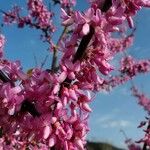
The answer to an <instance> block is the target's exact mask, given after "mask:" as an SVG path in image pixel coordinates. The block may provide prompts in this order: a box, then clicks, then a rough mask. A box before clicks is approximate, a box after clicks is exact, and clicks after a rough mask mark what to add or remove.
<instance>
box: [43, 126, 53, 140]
mask: <svg viewBox="0 0 150 150" xmlns="http://www.w3.org/2000/svg"><path fill="white" fill-rule="evenodd" d="M51 132H52V129H51V128H50V126H45V128H44V133H43V138H44V139H47V138H48V137H49V135H50V134H51Z"/></svg>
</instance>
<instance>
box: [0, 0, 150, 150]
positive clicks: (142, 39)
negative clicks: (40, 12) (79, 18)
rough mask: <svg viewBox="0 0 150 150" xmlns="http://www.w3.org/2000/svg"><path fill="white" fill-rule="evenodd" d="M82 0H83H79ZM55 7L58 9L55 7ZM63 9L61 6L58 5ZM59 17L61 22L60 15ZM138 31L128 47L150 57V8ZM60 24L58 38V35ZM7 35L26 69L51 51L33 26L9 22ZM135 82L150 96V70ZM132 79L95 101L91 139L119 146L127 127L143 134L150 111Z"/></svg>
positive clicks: (3, 4) (9, 51) (5, 4)
mask: <svg viewBox="0 0 150 150" xmlns="http://www.w3.org/2000/svg"><path fill="white" fill-rule="evenodd" d="M78 1H79V0H78ZM14 3H16V4H19V5H21V6H25V3H24V2H23V1H21V0H5V1H2V0H1V1H0V8H1V9H3V10H7V9H10V8H11V5H12V4H14ZM86 7H87V5H86V3H85V0H82V2H81V1H79V4H78V6H77V8H79V9H82V10H84V9H85V8H86ZM52 9H54V8H53V7H52ZM54 10H55V12H59V11H58V9H54ZM55 21H56V22H58V19H57V17H56V18H55ZM136 22H137V31H136V34H135V42H134V45H133V46H132V47H131V48H130V49H129V50H128V53H129V54H131V55H133V56H134V57H136V58H138V59H140V58H150V52H149V49H150V10H148V9H144V10H142V11H140V12H139V14H138V15H137V17H136ZM60 30H61V29H60V28H58V31H57V34H56V36H54V39H58V35H59V31H60ZM2 33H4V35H5V36H6V39H7V43H6V45H5V56H6V57H7V58H8V59H11V60H21V63H22V66H23V68H24V70H27V69H28V68H32V67H34V66H35V65H36V63H35V60H34V55H35V56H36V59H37V61H38V65H40V64H41V62H42V61H43V60H44V58H45V56H46V55H47V54H49V53H48V51H47V50H46V49H47V48H48V46H47V45H46V44H43V43H42V42H41V41H40V40H39V35H40V33H39V32H37V31H35V30H31V29H29V28H25V29H23V30H22V29H17V28H16V27H15V26H9V27H7V28H3V29H2ZM50 60H51V58H50V56H49V59H48V61H47V64H46V66H45V67H48V66H50V64H51V61H50ZM134 82H135V83H136V85H138V87H139V88H140V89H141V90H142V91H144V92H145V93H146V94H147V95H148V96H149V97H150V93H149V90H150V87H149V85H150V78H149V74H146V75H140V76H138V77H136V78H135V80H134ZM129 89H130V82H128V83H126V84H125V85H123V86H119V87H117V88H115V89H114V90H113V91H112V92H111V93H99V94H97V96H96V99H95V100H94V101H93V103H92V104H91V107H92V109H93V113H91V116H90V127H91V131H90V133H89V134H88V139H90V140H97V141H107V142H110V143H113V144H115V145H118V146H122V147H124V146H125V145H124V144H123V143H124V138H123V136H122V134H121V133H120V132H119V131H120V129H124V130H125V132H126V134H127V135H128V136H129V137H131V138H133V139H135V140H137V139H139V138H140V136H141V135H142V134H143V132H142V130H139V129H137V126H138V124H139V122H140V121H141V120H144V117H145V116H146V113H145V112H144V111H143V110H142V108H141V107H139V106H138V104H137V103H136V99H135V98H133V97H132V96H131V93H130V90H129Z"/></svg>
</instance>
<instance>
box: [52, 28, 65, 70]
mask: <svg viewBox="0 0 150 150" xmlns="http://www.w3.org/2000/svg"><path fill="white" fill-rule="evenodd" d="M66 31H67V27H65V28H64V29H63V31H62V33H61V35H60V37H59V39H58V41H57V43H56V45H55V48H54V51H53V58H52V65H51V71H52V72H56V71H57V70H56V69H57V57H58V56H57V54H58V46H59V43H60V41H61V39H62V38H63V36H64V34H65V33H66Z"/></svg>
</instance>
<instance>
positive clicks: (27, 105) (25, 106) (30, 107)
mask: <svg viewBox="0 0 150 150" xmlns="http://www.w3.org/2000/svg"><path fill="white" fill-rule="evenodd" d="M20 111H21V112H29V113H30V114H31V115H32V116H33V117H39V116H40V115H41V114H40V113H39V112H38V111H37V109H36V108H35V105H34V104H33V103H31V102H29V101H28V100H24V101H23V103H22V105H21V110H20Z"/></svg>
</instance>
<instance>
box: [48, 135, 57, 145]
mask: <svg viewBox="0 0 150 150" xmlns="http://www.w3.org/2000/svg"><path fill="white" fill-rule="evenodd" d="M55 143H56V137H55V136H52V137H50V138H49V144H48V145H49V147H53V146H54V145H55Z"/></svg>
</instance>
